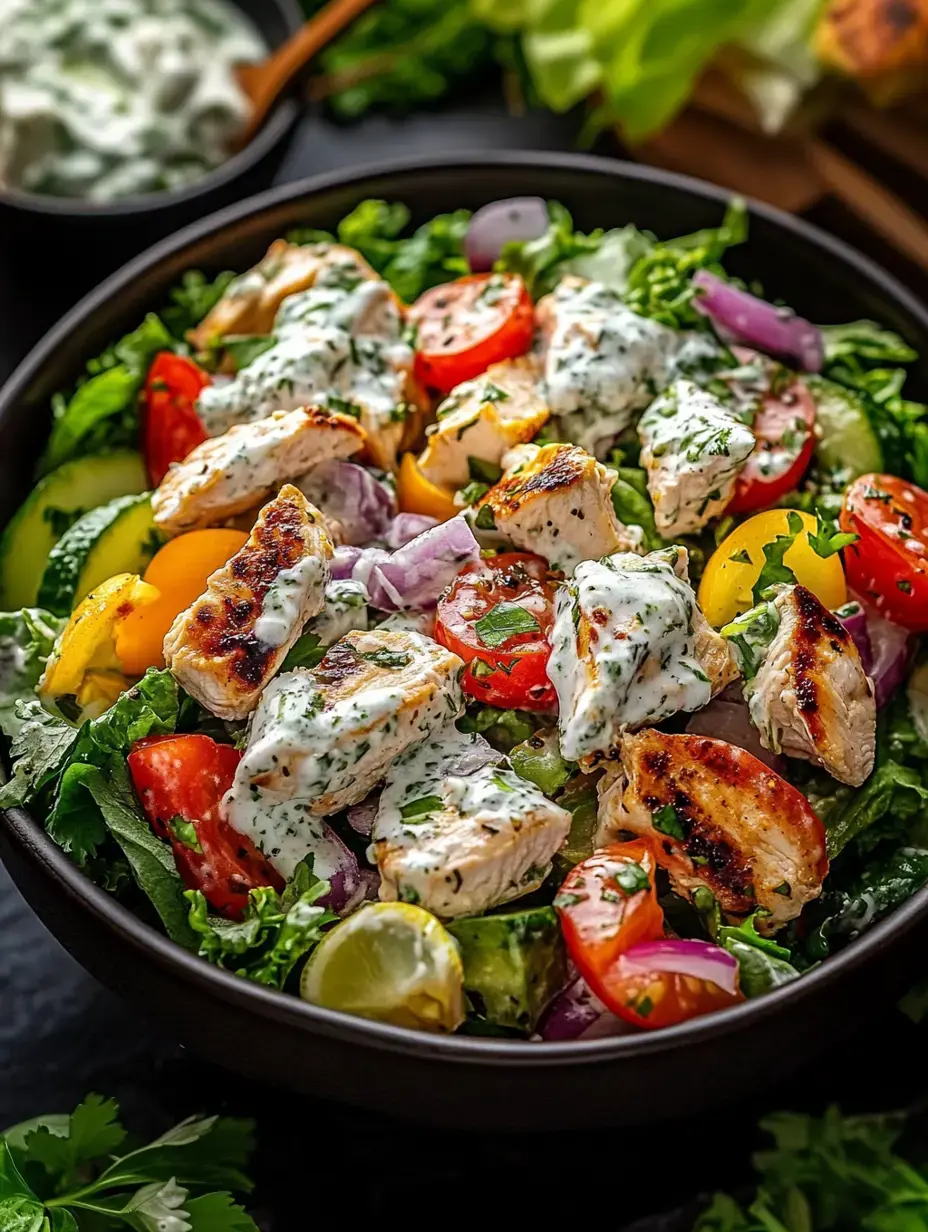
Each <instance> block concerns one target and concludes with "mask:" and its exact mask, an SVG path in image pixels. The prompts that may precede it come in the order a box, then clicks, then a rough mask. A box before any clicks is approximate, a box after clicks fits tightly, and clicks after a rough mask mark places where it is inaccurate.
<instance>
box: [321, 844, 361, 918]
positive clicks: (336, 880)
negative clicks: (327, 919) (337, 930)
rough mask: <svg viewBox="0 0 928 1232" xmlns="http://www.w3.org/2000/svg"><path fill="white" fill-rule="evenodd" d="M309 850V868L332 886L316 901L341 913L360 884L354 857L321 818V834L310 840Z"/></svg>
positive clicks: (347, 906)
mask: <svg viewBox="0 0 928 1232" xmlns="http://www.w3.org/2000/svg"><path fill="white" fill-rule="evenodd" d="M312 852H313V872H314V873H315V874H316V876H317V877H322V878H324V879H325V880H326V881H328V882H329V883H330V884H331V886H332V889H331V890H330V891H329V893H328V894H326V895H325V896H324V897H323V898H320V899H319V902H320V904H321V905H322V906H323V907H331V908H332V910H333V911H337V912H338V913H339V914H341V913H342V912H344V911H346V910H348V909H349V904H350V903H353V902H354V901H355V900H356V899H357V896H358V893H359V891H360V890H361V888H362V879H361V868H360V865H359V864H358V858H357V856H356V855H355V854H354V852H353V851H351V850H350V848H348V847H346V846H345V844H344V843H343V842H342V840H341V839H340V838H339V837H338V835H337V834H336V833H335V831H334V830H333V829H332V827H331V826H330V825H327V824H326V823H325V822H323V823H322V838H321V839H320V840H317V841H316V842H314V843H313V847H312Z"/></svg>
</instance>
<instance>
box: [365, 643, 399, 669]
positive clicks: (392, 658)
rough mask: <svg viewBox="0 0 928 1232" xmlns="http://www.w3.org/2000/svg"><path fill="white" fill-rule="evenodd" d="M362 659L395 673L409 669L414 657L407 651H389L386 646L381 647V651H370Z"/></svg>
mask: <svg viewBox="0 0 928 1232" xmlns="http://www.w3.org/2000/svg"><path fill="white" fill-rule="evenodd" d="M360 657H361V658H362V659H365V660H366V661H367V662H368V663H373V664H374V665H375V666H376V667H386V668H390V669H391V670H393V671H398V670H399V669H400V668H401V667H408V666H409V664H410V663H411V662H412V656H411V655H409V654H407V653H406V651H405V650H389V649H388V648H387V647H386V646H381V648H380V649H379V650H370V651H368V652H367V653H366V654H362V655H361V656H360Z"/></svg>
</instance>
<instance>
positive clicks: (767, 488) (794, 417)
mask: <svg viewBox="0 0 928 1232" xmlns="http://www.w3.org/2000/svg"><path fill="white" fill-rule="evenodd" d="M814 427H815V400H814V398H813V397H812V395H811V394H810V393H809V390H808V388H807V387H806V385H805V383H804V382H803V381H800V380H799V379H798V378H797V379H795V380H793V381H792V382H791V383H790V384H789V385H788V386H787V387H786V388H785V389H782V390H776V391H774V390H771V391H770V392H769V393H767V394H765V395H764V399H763V402H762V403H761V407H760V410H759V411H758V412H757V415H756V416H755V419H754V425H753V429H754V436H755V438H756V440H757V445H756V447H755V449H754V452H753V453H752V454H751V456H750V457H749V458H748V460H747V462H745V464H744V468H743V470H742V471H741V474H740V475H739V476H738V480H737V483H736V484H735V490H734V493H733V495H732V498H731V500H730V501H729V502H728V505H727V506H726V508H725V512H726V513H754V512H755V511H756V510H758V509H769V508H770V507H771V506H772V505H775V504H776V503H777V501H778V500H779V499H780V497H781V496H785V495H786V493H787V492H792V491H793V489H794V488H796V487H797V486H798V484H799V481H800V480H801V479H802V477H803V475H804V474H805V472H806V470H807V469H808V466H809V463H810V462H811V460H812V453H813V451H814V449H815V437H814V435H813V432H812V429H813V428H814Z"/></svg>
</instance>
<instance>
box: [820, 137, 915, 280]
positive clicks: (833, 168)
mask: <svg viewBox="0 0 928 1232" xmlns="http://www.w3.org/2000/svg"><path fill="white" fill-rule="evenodd" d="M808 149H809V157H810V159H811V160H812V163H813V165H814V166H815V169H816V170H817V171H818V173H819V175H820V176H821V177H822V179H823V180H824V181H825V183H826V185H827V186H828V188H829V189H830V190H831V192H833V193H834V194H835V196H836V197H839V198H840V199H841V200H842V201H843V202H844V204H845V205H846V206H848V207H849V208H850V209H852V210H853V211H854V213H855V214H857V216H858V217H859V218H862V219H863V221H864V222H866V223H869V225H870V226H871V227H873V229H874V230H875V231H878V232H879V233H880V235H882V236H883V238H884V239H885V240H887V241H888V242H889V243H890V244H892V245H893V247H894V248H898V249H899V250H900V251H901V252H904V253H905V254H906V256H907V257H909V258H910V259H911V260H913V261H916V262H917V263H918V264H919V265H921V266H922V268H923V269H926V270H928V224H926V223H925V222H924V221H923V220H922V219H921V218H920V217H919V216H918V214H916V213H915V211H914V210H911V209H909V207H908V206H907V205H906V204H905V203H904V202H903V201H901V200H900V199H899V198H898V197H897V196H896V195H895V193H892V192H890V191H889V189H887V188H884V187H883V186H882V184H879V183H877V181H876V180H875V179H874V178H873V177H872V176H870V175H868V174H867V172H866V171H862V170H861V168H860V167H858V166H857V165H856V164H855V163H852V162H851V161H850V159H848V158H845V157H844V155H843V154H839V153H838V151H837V150H835V149H833V148H832V146H830V145H828V144H827V143H826V142H824V141H810V142H809V147H808Z"/></svg>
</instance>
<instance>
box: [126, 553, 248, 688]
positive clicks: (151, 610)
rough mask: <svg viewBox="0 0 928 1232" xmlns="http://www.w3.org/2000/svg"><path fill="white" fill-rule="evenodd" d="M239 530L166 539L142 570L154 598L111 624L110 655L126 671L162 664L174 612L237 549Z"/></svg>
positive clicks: (203, 586) (187, 603) (199, 590)
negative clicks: (113, 635)
mask: <svg viewBox="0 0 928 1232" xmlns="http://www.w3.org/2000/svg"><path fill="white" fill-rule="evenodd" d="M247 540H248V536H247V535H246V534H244V533H243V532H242V531H240V530H222V529H216V530H192V531H190V532H188V533H187V534H186V535H178V536H177V538H176V539H171V540H169V542H168V543H166V544H165V545H164V547H163V548H161V549H160V550H159V551H158V552H157V553H156V554H155V556H154V557H153V558H152V561H151V564H150V565H149V566H148V568H147V569H146V570H145V582H146V583H147V584H148V585H150V586H153V587H155V588H156V589H157V591H158V597H157V598H156V599H155V600H154V602H152V603H150V604H147V605H146V606H145V607H139V608H136V610H135V611H134V612H131V613H130V614H129V615H128V616H127V617H126V618H125V620H123V621H121V622H120V623H119V626H118V627H117V629H116V657H117V659H118V660H119V662H120V663H121V664H122V668H123V670H124V671H125V672H127V673H128V674H129V675H130V676H141V675H143V674H144V672H145V671H146V670H147V669H148V668H149V667H164V655H163V652H162V646H163V644H164V636H165V634H166V633H167V631H168V629H170V627H171V625H172V624H173V623H174V619H175V617H177V616H179V615H180V613H181V612H183V611H185V610H186V609H187V608H188V607H190V605H191V604H192V603H194V602H195V601H196V600H197V599H199V597H200V595H202V594H203V592H204V591H205V590H206V583H207V579H208V578H209V576H210V574H212V573H215V571H216V570H217V569H221V568H222V566H223V565H224V564H225V563H226V561H227V560H229V559H230V558H231V557H233V556H234V555H235V553H236V552H238V551H239V549H240V548H242V547H243V546H244V545H245V543H246V542H247Z"/></svg>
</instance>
